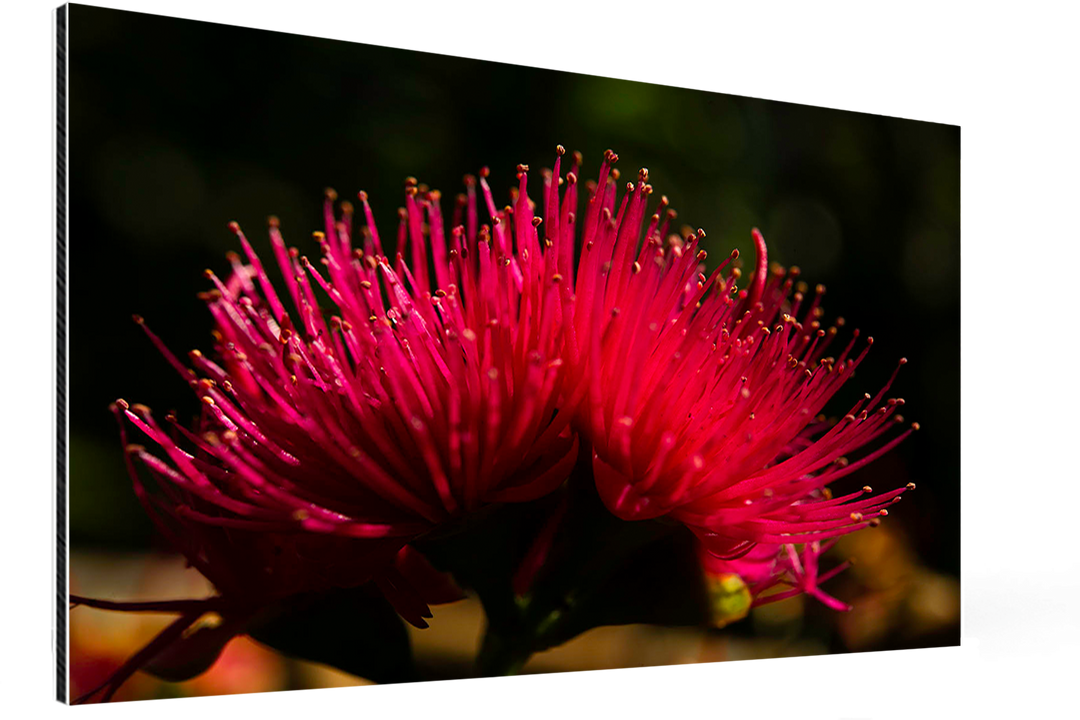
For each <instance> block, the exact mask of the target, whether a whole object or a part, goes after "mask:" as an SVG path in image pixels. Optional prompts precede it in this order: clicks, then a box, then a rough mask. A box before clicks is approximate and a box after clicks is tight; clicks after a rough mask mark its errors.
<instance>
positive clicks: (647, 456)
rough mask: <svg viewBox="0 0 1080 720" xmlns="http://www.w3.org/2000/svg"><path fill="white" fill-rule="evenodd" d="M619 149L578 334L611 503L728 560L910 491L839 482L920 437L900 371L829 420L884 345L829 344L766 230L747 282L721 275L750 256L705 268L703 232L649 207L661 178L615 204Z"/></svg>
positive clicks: (856, 517) (602, 485) (809, 298)
mask: <svg viewBox="0 0 1080 720" xmlns="http://www.w3.org/2000/svg"><path fill="white" fill-rule="evenodd" d="M617 159H618V158H617V156H616V155H615V154H614V153H611V152H610V151H608V153H607V154H606V155H605V159H604V162H603V165H602V166H601V170H600V180H599V183H598V184H597V186H596V189H595V191H594V192H593V193H592V195H591V197H590V199H589V204H588V209H587V211H586V217H585V222H584V229H583V237H582V244H583V250H582V254H581V258H580V261H579V263H578V268H579V270H578V275H577V281H576V298H575V304H574V313H573V333H568V334H567V338H568V342H569V344H570V347H569V349H568V352H567V358H568V361H569V363H570V365H571V368H570V370H569V375H570V378H571V381H572V382H571V387H574V388H575V389H574V390H573V391H572V392H573V393H574V394H575V395H581V396H582V400H581V406H580V408H579V409H578V416H577V425H578V428H579V430H580V431H581V432H582V434H583V435H584V436H585V437H587V439H588V440H589V441H590V442H591V443H592V447H593V458H594V459H593V467H594V471H595V476H596V483H597V488H598V489H599V491H600V495H601V497H602V499H603V500H604V502H605V504H606V505H607V507H608V508H609V509H610V510H611V511H612V512H613V513H614V514H615V515H617V516H618V517H620V518H623V519H626V520H642V519H647V518H654V517H658V516H662V515H666V516H669V517H671V518H674V519H676V520H679V521H681V522H683V523H685V524H686V525H687V526H689V527H690V528H691V529H692V530H693V531H694V532H695V533H696V534H697V535H698V536H699V537H700V538H701V539H702V540H703V542H704V543H705V544H706V546H707V547H708V548H709V549H710V551H712V552H713V553H715V554H717V555H719V556H720V557H728V558H734V557H738V556H740V555H743V554H745V553H746V552H747V551H749V550H751V549H752V548H753V547H754V546H755V544H758V543H761V544H764V545H772V546H774V547H775V546H779V545H792V544H796V543H799V544H802V543H817V542H822V541H827V540H828V539H829V538H833V537H836V536H838V535H841V534H844V533H848V532H852V531H855V530H859V529H861V528H864V527H867V526H868V525H870V524H871V523H872V522H873V521H874V519H875V518H877V517H880V516H884V515H886V514H887V513H888V511H887V509H886V508H887V506H888V505H890V504H892V503H893V502H896V501H897V500H898V499H899V496H900V494H901V493H903V492H904V491H905V490H906V489H907V488H899V489H896V490H892V491H889V492H886V493H883V494H880V495H876V496H875V495H872V494H870V493H869V492H862V491H859V492H854V493H851V494H847V495H844V496H841V497H835V498H834V497H832V495H831V494H830V493H829V491H828V489H827V488H826V486H827V485H828V484H830V483H833V482H835V481H837V480H840V479H841V478H843V477H844V476H846V475H849V474H850V473H852V472H854V471H855V470H857V469H859V468H861V467H863V466H865V465H866V464H867V463H869V462H871V461H873V460H874V459H875V458H877V457H879V456H880V455H882V454H883V453H885V452H887V451H888V450H890V449H891V448H893V447H895V446H896V444H897V443H899V442H901V441H902V440H903V439H904V438H905V437H906V436H907V435H908V434H909V433H910V432H911V429H908V430H906V431H904V432H901V433H899V434H895V433H893V432H892V429H893V428H894V427H896V426H897V425H899V424H900V423H901V422H902V420H901V418H900V416H899V415H898V414H897V410H898V408H899V407H900V406H901V405H903V400H901V399H885V393H887V392H888V389H889V387H890V386H891V385H892V382H893V379H894V378H895V376H896V375H895V373H894V374H893V378H891V379H890V380H889V382H888V383H886V385H885V387H884V388H882V389H881V391H880V392H879V393H878V394H877V395H876V396H874V397H871V396H870V395H869V394H867V395H865V396H864V398H863V399H862V400H860V401H859V402H858V403H856V405H855V406H854V407H853V408H851V409H850V410H849V411H848V412H847V413H846V414H845V415H844V416H843V417H842V418H841V419H840V420H839V421H838V422H835V423H829V422H826V420H825V417H824V416H823V415H820V413H821V412H822V410H823V409H824V408H825V406H826V404H827V403H828V401H829V399H830V398H831V397H832V396H833V395H834V394H835V393H836V392H837V391H838V390H839V389H840V387H841V386H842V385H844V384H845V383H846V382H847V381H848V379H850V378H851V376H852V374H853V373H854V371H855V369H856V368H857V367H858V366H859V365H860V364H861V363H862V362H863V360H864V358H865V357H866V353H867V351H868V350H869V348H870V345H871V344H872V342H873V340H872V338H871V339H867V341H866V342H865V343H864V344H863V346H862V348H861V349H857V344H858V338H859V332H858V331H857V330H856V331H855V332H854V333H852V334H851V338H850V340H849V341H848V342H847V343H846V345H845V346H843V347H842V349H840V350H839V352H838V354H835V355H834V354H831V353H830V351H831V350H832V348H833V343H834V340H835V339H836V338H837V337H838V336H839V335H840V330H839V328H840V326H842V324H843V323H842V321H840V320H838V321H837V323H836V324H835V325H834V326H831V327H824V326H823V324H822V317H823V311H822V309H821V307H820V301H821V297H822V295H823V294H824V291H825V290H824V287H822V286H818V288H817V290H816V292H814V293H813V294H812V295H809V294H808V288H807V287H806V286H805V284H803V283H800V282H798V280H797V278H798V270H797V269H796V268H792V269H791V270H790V271H785V270H783V269H782V268H780V267H778V266H774V267H773V268H772V270H771V271H770V270H769V268H768V263H767V256H766V248H765V242H764V240H763V238H762V237H761V234H760V233H758V232H757V231H756V230H755V231H754V232H753V235H754V240H755V243H756V246H757V251H758V257H757V263H756V266H755V268H754V270H753V272H752V273H751V275H750V276H749V278H747V280H748V282H747V283H746V285H745V287H743V288H741V289H740V288H739V286H738V285H737V283H738V282H739V280H740V279H741V272H740V270H739V269H737V268H732V269H730V270H728V271H727V272H726V274H725V272H724V270H725V268H726V267H727V266H728V265H729V263H730V261H731V260H732V259H734V258H735V257H737V255H738V254H737V252H736V253H732V255H731V257H730V258H728V259H727V260H725V261H724V262H723V263H722V264H721V265H720V266H719V267H718V268H716V269H715V270H714V271H713V272H712V274H711V275H710V276H709V277H706V276H705V275H704V274H702V273H703V266H702V265H701V263H703V262H704V261H705V258H706V253H705V251H704V250H700V249H699V247H698V246H699V243H700V241H701V239H702V238H703V237H704V232H703V231H700V230H699V231H698V232H697V233H696V234H693V235H691V236H689V237H687V238H685V239H682V238H679V237H677V236H671V237H667V236H666V228H667V225H668V222H669V221H670V220H671V219H672V218H673V213H671V212H670V211H668V212H666V213H665V210H666V205H667V202H666V198H662V199H661V200H660V204H659V207H658V208H657V209H656V212H654V213H653V214H652V215H651V218H650V216H649V215H648V213H647V210H646V205H647V202H648V199H649V196H650V194H651V192H652V187H651V186H650V185H648V184H647V180H648V171H647V170H642V171H641V172H640V173H639V175H638V180H637V182H636V183H627V185H626V193H625V194H624V195H623V196H622V199H621V201H618V202H617V197H616V182H615V180H614V178H615V177H616V176H615V175H614V170H613V168H612V166H613V164H614V162H615V161H616V160H617ZM647 218H649V219H648V226H647V229H646V230H645V232H644V236H642V226H643V224H644V223H645V221H646V219H647ZM905 362H906V361H905V360H901V361H900V365H903V364H904V363H905ZM917 428H918V425H917V424H916V425H913V426H912V429H917ZM853 453H861V454H860V455H859V456H858V457H857V458H856V459H855V460H853V461H850V462H849V459H848V456H849V455H852V454H853ZM908 487H909V488H910V487H912V486H910V485H909V486H908ZM804 568H805V563H804ZM800 572H802V571H800Z"/></svg>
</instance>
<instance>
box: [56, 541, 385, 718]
mask: <svg viewBox="0 0 1080 720" xmlns="http://www.w3.org/2000/svg"><path fill="white" fill-rule="evenodd" d="M71 592H72V593H74V594H78V595H85V596H89V597H93V598H98V599H108V600H119V601H136V600H178V599H189V598H202V597H207V596H209V595H211V594H212V592H213V589H212V588H211V586H210V584H209V583H208V582H207V581H206V579H205V578H203V576H202V575H200V574H199V573H198V572H196V571H195V570H193V569H191V568H185V566H184V561H183V559H182V558H177V557H166V556H159V555H135V554H124V555H112V554H91V553H74V554H73V555H72V558H71ZM70 618H71V620H70V622H71V624H70V637H71V646H70V650H71V654H70V673H71V674H70V677H71V697H73V698H77V697H79V696H80V695H82V694H83V693H85V692H88V691H90V690H92V689H93V688H94V687H96V686H97V685H98V684H99V683H101V682H102V681H104V680H105V679H106V678H107V677H109V675H110V674H111V673H113V672H114V671H115V670H116V669H117V668H119V667H120V666H121V665H122V664H123V663H124V662H125V661H126V660H127V659H128V658H129V657H131V655H133V654H134V653H135V652H137V651H138V650H139V649H140V648H142V647H143V646H144V645H145V644H146V643H148V642H150V641H151V640H152V639H153V638H154V636H155V635H157V633H159V632H160V631H161V630H162V629H164V628H165V626H166V625H168V624H169V623H170V622H171V621H172V620H173V619H174V618H175V616H173V615H168V614H158V613H127V612H115V611H108V610H98V609H95V608H88V607H77V608H75V609H73V610H72V611H71V613H70ZM368 684H370V683H369V682H368V681H366V680H363V679H361V678H357V677H355V676H352V675H349V674H347V673H343V672H340V671H338V670H335V669H333V668H330V667H327V666H325V665H319V664H317V663H310V662H304V661H300V660H294V659H291V658H286V657H284V656H282V655H281V654H279V653H277V652H275V651H274V650H271V649H269V648H267V647H265V646H263V645H260V644H259V643H257V642H255V641H253V640H251V639H250V638H248V637H246V636H244V637H238V638H236V639H234V640H233V641H231V642H230V643H229V644H228V645H226V646H225V649H224V651H223V652H222V653H221V656H220V657H219V658H218V659H217V661H216V662H215V663H214V664H213V666H212V667H211V668H210V670H208V671H207V672H205V673H203V674H202V675H200V676H198V677H196V678H193V679H191V680H188V681H186V682H182V683H170V682H165V681H163V680H160V679H158V678H156V677H154V676H152V675H150V674H147V673H144V672H138V673H136V674H135V675H134V676H133V677H132V678H131V679H130V680H128V681H127V682H126V683H124V685H123V687H121V688H120V690H119V691H118V692H117V693H116V695H115V696H114V701H117V702H119V701H124V700H147V699H154V698H175V697H194V696H201V695H231V694H236V693H252V692H267V691H272V690H300V689H309V688H327V687H346V686H351V685H368Z"/></svg>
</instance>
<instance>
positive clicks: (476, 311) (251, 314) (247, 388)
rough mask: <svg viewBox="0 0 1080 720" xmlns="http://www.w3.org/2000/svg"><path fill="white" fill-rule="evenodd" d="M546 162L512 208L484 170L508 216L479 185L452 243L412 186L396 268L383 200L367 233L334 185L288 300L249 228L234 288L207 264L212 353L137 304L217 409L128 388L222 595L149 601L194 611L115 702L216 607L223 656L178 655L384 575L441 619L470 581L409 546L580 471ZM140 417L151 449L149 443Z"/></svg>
mask: <svg viewBox="0 0 1080 720" xmlns="http://www.w3.org/2000/svg"><path fill="white" fill-rule="evenodd" d="M527 170H528V168H527V167H525V166H520V167H519V168H518V177H519V189H518V192H517V199H516V205H515V206H514V207H512V208H511V207H506V208H505V209H503V210H497V209H496V208H495V205H494V201H493V198H492V194H491V191H490V188H489V187H488V184H487V181H486V175H487V172H486V170H485V171H484V172H483V173H482V177H481V179H480V181H479V185H480V189H481V193H482V195H483V199H484V201H485V204H486V205H487V208H488V212H489V214H490V216H491V218H492V224H491V225H490V226H489V225H486V224H485V225H480V224H479V222H478V212H477V194H476V181H475V179H473V178H467V180H466V182H467V189H468V193H467V195H465V196H463V198H462V200H461V201H460V202H459V203H458V206H457V208H456V215H457V216H458V217H460V216H461V215H463V214H464V215H465V218H464V220H465V223H464V225H462V224H457V223H456V224H457V226H456V227H454V228H453V229H452V231H451V232H450V237H449V238H447V236H446V232H445V230H444V226H443V219H442V211H441V208H440V199H441V198H440V195H439V193H438V192H437V191H430V192H429V191H427V190H426V189H424V188H422V187H420V186H419V185H418V184H417V183H416V181H415V180H413V179H411V178H410V179H409V180H408V181H407V186H406V198H405V201H406V202H405V208H404V209H402V210H401V213H400V218H401V220H400V225H399V228H398V252H397V254H396V256H395V257H394V258H389V257H387V256H386V255H385V254H384V253H383V248H382V243H381V240H380V236H379V233H378V231H377V229H376V227H375V223H374V220H373V217H372V212H371V209H370V207H369V206H368V202H367V196H366V194H365V193H363V192H361V193H360V200H361V203H362V205H363V211H364V216H365V218H366V226H362V227H360V228H359V233H354V226H353V208H352V206H351V204H349V203H342V204H341V215H340V217H337V216H335V212H334V201H335V200H336V195H335V194H334V193H333V192H332V191H328V193H327V198H326V203H325V232H320V233H316V234H315V238H316V240H317V241H318V243H319V246H320V248H321V251H322V257H321V258H320V263H319V264H321V265H322V268H321V269H319V268H317V267H316V264H313V263H311V262H309V261H308V259H307V257H304V256H302V255H301V254H300V253H299V251H298V250H296V249H295V248H288V247H286V245H285V242H284V239H283V237H282V235H281V231H280V227H279V223H278V221H277V220H276V219H274V218H271V221H270V242H271V246H272V248H273V252H274V257H275V260H276V262H277V265H278V267H279V269H280V270H281V272H282V274H283V275H284V292H282V293H280V294H279V290H278V289H277V288H275V286H274V284H273V283H272V282H271V280H270V278H269V277H268V275H267V273H266V272H265V270H264V267H263V265H262V262H261V260H260V258H259V257H258V256H257V255H256V253H255V251H254V250H253V249H252V247H251V245H250V243H249V242H248V240H247V238H246V237H245V236H244V234H243V232H241V230H240V228H239V226H238V225H237V224H236V223H232V224H231V225H230V227H231V229H232V231H233V232H234V233H235V234H236V236H237V238H238V240H239V242H240V245H241V246H242V248H243V251H244V255H245V260H246V263H245V262H244V261H242V260H241V259H240V257H239V256H237V255H235V254H233V255H231V256H230V261H231V264H232V272H231V274H230V276H229V277H228V278H227V279H226V280H224V281H223V280H220V279H219V278H218V277H217V276H216V274H214V273H213V272H212V271H209V270H208V271H207V272H206V275H207V278H208V279H209V280H210V281H211V282H212V283H213V285H214V287H213V289H212V290H210V291H209V292H207V293H204V294H203V295H202V297H203V299H205V300H206V302H207V306H208V308H209V311H210V313H211V315H212V317H213V319H214V323H215V330H214V337H215V339H216V344H215V347H214V352H213V354H212V357H211V356H210V355H207V354H203V353H202V352H200V351H198V350H194V351H192V352H191V353H189V355H188V358H189V361H190V365H186V364H185V363H183V362H181V361H180V359H179V358H177V357H176V356H175V355H174V354H173V353H172V352H171V351H170V350H169V349H168V348H167V347H166V345H165V343H164V342H163V341H162V340H161V339H159V338H158V336H157V335H156V334H154V333H153V332H152V331H151V330H150V329H149V327H147V325H146V324H145V322H144V321H143V319H142V318H141V317H138V316H136V318H135V319H136V322H137V323H138V324H139V325H140V326H142V327H143V329H144V330H145V332H146V334H147V335H148V336H149V338H150V340H151V341H152V342H153V343H154V344H155V345H156V346H157V347H158V349H159V350H160V351H161V353H162V354H163V355H164V356H165V358H166V359H167V361H168V362H169V363H170V364H171V365H172V366H173V368H174V369H175V370H176V371H177V372H178V373H179V374H180V376H181V377H182V378H183V379H184V380H185V381H186V382H187V383H188V384H189V385H190V386H191V388H192V390H193V391H194V392H195V394H196V395H197V396H198V398H199V400H200V401H201V414H200V417H199V418H198V420H197V421H196V422H195V423H194V424H193V425H192V426H191V427H187V426H185V425H184V424H182V423H181V422H179V420H178V419H177V417H176V416H175V415H173V414H169V415H167V416H166V421H167V423H168V426H167V427H164V426H162V425H161V424H159V423H158V422H157V421H156V420H155V419H154V417H153V415H152V413H151V411H150V409H149V408H147V407H145V406H142V405H130V404H129V403H127V402H126V401H124V400H118V401H117V402H116V403H115V404H114V405H113V408H112V409H113V411H114V412H115V413H116V415H117V417H118V418H119V419H120V420H121V433H122V437H123V442H124V444H125V447H126V451H127V452H126V458H127V464H128V469H129V472H130V474H131V478H132V482H133V484H134V488H135V492H136V494H137V496H138V497H139V499H140V501H141V502H142V503H143V505H144V507H145V508H146V510H147V512H148V513H149V514H150V516H151V518H153V519H154V521H155V523H156V524H157V526H158V528H159V529H160V531H161V532H162V534H163V535H164V536H165V537H166V538H168V539H169V541H170V542H171V543H172V544H173V546H174V547H175V548H176V549H177V550H179V551H180V552H182V553H183V554H184V555H185V556H186V557H187V559H188V560H189V561H190V562H191V564H192V565H194V566H195V567H196V568H198V569H199V570H200V571H201V572H202V573H203V574H204V575H205V576H206V577H207V578H208V579H210V580H211V582H212V583H213V584H214V586H215V587H216V589H217V590H218V592H219V593H220V598H210V599H208V600H206V601H177V602H164V603H151V604H149V605H152V606H153V609H156V610H163V611H175V612H178V613H181V614H182V617H181V618H180V619H179V620H178V621H177V623H175V624H174V626H170V629H169V630H168V631H166V632H165V633H163V635H162V636H161V637H159V638H158V640H155V642H154V643H151V645H150V646H148V647H147V648H145V649H144V650H143V651H142V652H140V653H138V654H137V655H136V656H135V657H133V658H132V661H131V664H129V665H128V666H125V668H122V669H121V671H120V672H119V673H118V674H117V676H116V678H114V679H113V680H110V681H109V683H108V685H107V686H108V688H109V690H108V691H107V694H109V693H111V692H112V691H113V690H115V688H116V687H118V686H119V682H122V681H123V679H124V678H126V677H127V676H128V675H130V674H131V673H132V672H134V670H135V669H137V668H138V667H142V666H144V665H146V663H148V662H149V661H150V660H151V659H152V658H153V657H154V656H161V655H162V653H164V654H165V655H168V654H169V652H171V650H170V651H166V650H165V648H168V647H170V646H174V643H175V642H176V641H177V639H178V638H179V637H180V635H181V634H182V633H183V632H184V631H185V630H186V629H187V628H188V627H189V626H190V625H191V624H192V623H193V622H194V621H195V620H197V619H198V617H199V616H200V615H202V614H203V613H205V612H207V611H211V610H215V611H224V610H225V609H228V610H229V611H230V612H232V613H233V614H234V615H235V616H236V618H237V620H236V622H235V623H232V624H230V623H226V625H224V626H222V628H221V629H218V630H215V634H214V635H213V637H210V636H209V635H205V634H204V637H206V638H207V643H208V647H209V649H206V648H201V649H200V650H199V653H198V655H199V657H198V658H196V660H198V662H193V661H192V659H191V658H190V657H187V655H185V656H184V657H182V658H179V659H177V660H176V661H175V662H173V663H172V664H173V665H180V666H183V667H184V668H185V669H190V667H192V666H198V665H199V662H201V661H202V660H203V659H205V658H209V659H210V661H212V659H213V657H216V654H215V653H213V652H211V651H212V650H214V649H215V648H216V650H217V651H220V647H221V643H223V642H226V641H227V640H228V639H229V638H231V637H232V636H233V635H234V634H235V633H236V632H238V631H239V630H240V629H241V628H242V626H243V622H244V620H246V618H247V617H249V616H250V615H251V614H252V613H254V612H256V610H257V609H258V608H260V607H263V606H265V605H267V604H269V603H271V602H272V601H274V600H276V599H280V598H285V597H289V596H292V595H296V594H299V593H310V592H320V591H325V590H329V589H333V588H349V587H355V586H359V585H362V584H364V583H367V582H369V581H374V582H375V583H376V584H377V586H378V587H379V589H380V590H381V591H382V593H383V594H384V595H385V596H386V597H387V599H388V600H390V601H391V602H392V603H393V605H394V606H395V607H396V608H397V609H398V611H399V612H400V613H401V614H402V616H403V617H405V618H406V619H407V620H409V621H410V622H412V623H413V624H414V625H418V626H420V627H426V623H425V622H424V620H423V618H424V617H431V613H430V611H429V610H428V608H427V603H428V602H445V601H446V600H448V599H454V598H456V597H458V596H460V592H459V591H458V590H457V588H456V586H453V585H452V583H448V582H447V581H446V579H445V578H442V577H441V576H440V575H438V574H437V573H435V572H434V570H433V569H432V568H431V567H430V565H428V564H427V561H426V560H424V559H423V558H422V556H420V555H419V554H418V553H415V551H411V550H410V549H409V547H408V545H407V543H410V542H411V541H413V540H415V539H417V538H419V537H421V536H423V535H425V534H426V533H429V532H430V531H432V530H434V529H436V528H444V529H445V528H446V527H447V526H448V525H449V524H450V523H452V522H454V521H455V520H457V519H458V518H462V517H463V516H466V515H468V514H470V513H473V512H475V511H477V510H479V509H480V508H482V507H484V506H486V505H490V504H493V503H507V502H522V501H528V500H532V499H535V498H538V497H540V496H542V495H544V494H546V493H548V492H549V491H551V490H553V489H554V488H555V487H557V486H558V485H559V484H561V483H562V482H563V481H564V480H565V479H566V477H567V475H568V474H569V470H570V468H571V467H572V466H573V464H574V461H575V459H576V456H577V447H578V440H577V436H576V434H575V433H573V432H572V431H571V428H570V420H571V413H569V412H563V413H556V412H555V409H556V403H557V401H558V400H559V398H560V396H561V394H562V392H563V362H562V358H561V354H562V348H563V338H562V333H561V329H562V324H561V321H560V318H561V313H562V308H563V303H562V302H561V301H560V299H559V291H560V279H561V278H560V276H559V274H558V267H557V262H556V256H555V255H554V254H553V253H552V252H545V247H542V245H541V243H540V240H539V236H538V234H537V226H538V225H539V224H540V219H539V218H534V215H533V209H532V207H533V205H532V202H531V201H530V199H529V198H528V195H527V193H526V173H527ZM356 235H359V236H360V237H362V240H361V242H359V243H356V245H357V246H356V247H354V237H356ZM429 251H430V253H431V257H432V259H433V261H434V262H433V265H432V266H431V268H433V269H434V272H433V273H431V272H429V270H430V269H431V268H429V264H428V252H429ZM406 257H411V263H410V262H407V261H406V259H405V258H406ZM320 294H321V295H322V297H324V298H328V301H329V303H328V307H329V308H330V313H329V316H327V314H324V311H323V307H322V306H321V305H320ZM322 304H323V305H327V303H326V301H325V300H324V301H323V303H322ZM132 428H134V429H135V430H136V431H137V432H138V433H140V434H141V435H142V436H143V437H144V438H145V441H144V442H147V445H142V444H133V443H129V437H128V436H129V435H130V434H131V429H132ZM137 465H141V466H142V468H143V470H145V471H146V473H145V475H146V476H148V477H149V478H150V479H151V481H150V482H148V481H147V480H146V479H144V474H143V473H140V472H139V471H138V468H137ZM395 561H396V562H395ZM73 602H75V603H76V604H88V605H95V606H97V607H108V608H111V609H132V610H134V609H148V608H147V607H146V606H147V604H146V603H141V604H137V605H139V607H135V606H134V605H130V604H128V605H125V604H122V603H109V602H102V601H94V600H89V599H85V598H73ZM189 645H190V644H189ZM181 654H184V653H181ZM117 678H118V679H119V682H117ZM102 687H105V686H102ZM99 689H100V688H99Z"/></svg>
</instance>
